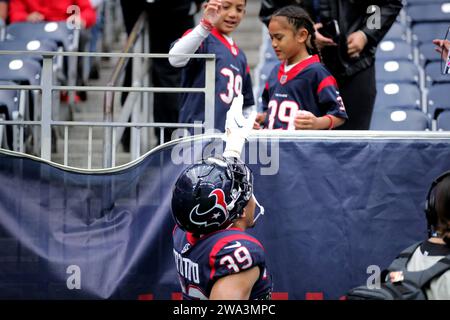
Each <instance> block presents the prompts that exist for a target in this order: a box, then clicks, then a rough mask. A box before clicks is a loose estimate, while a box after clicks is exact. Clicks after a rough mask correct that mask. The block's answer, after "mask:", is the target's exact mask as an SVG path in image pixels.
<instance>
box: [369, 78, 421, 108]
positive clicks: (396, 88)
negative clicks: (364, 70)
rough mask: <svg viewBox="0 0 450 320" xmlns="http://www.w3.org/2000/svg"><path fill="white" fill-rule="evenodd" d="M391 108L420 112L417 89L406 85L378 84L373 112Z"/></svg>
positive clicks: (419, 99) (411, 85)
mask: <svg viewBox="0 0 450 320" xmlns="http://www.w3.org/2000/svg"><path fill="white" fill-rule="evenodd" d="M392 108H399V109H418V110H421V96H420V90H419V88H418V87H417V86H416V85H413V84H408V83H378V84H377V98H376V101H375V110H383V109H392Z"/></svg>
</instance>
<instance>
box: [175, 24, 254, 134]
mask: <svg viewBox="0 0 450 320" xmlns="http://www.w3.org/2000/svg"><path fill="white" fill-rule="evenodd" d="M196 53H199V54H206V53H214V54H216V85H215V109H214V115H215V116H214V118H215V119H214V120H215V121H214V127H215V128H216V129H217V130H220V131H221V132H224V131H225V120H226V113H227V111H228V109H229V108H230V106H231V102H232V101H233V98H234V97H236V96H237V95H238V94H240V93H242V95H243V96H244V108H245V107H249V106H252V105H254V104H255V101H254V98H253V91H252V80H251V77H250V69H249V66H248V64H247V58H246V56H245V54H244V52H243V51H242V50H240V49H239V48H238V47H237V46H236V45H230V43H229V42H228V41H227V40H226V39H225V38H224V36H223V35H222V34H220V33H219V32H218V31H217V30H216V29H213V30H212V31H211V33H210V35H209V36H208V37H207V38H206V39H205V40H204V41H203V42H202V44H201V46H200V47H199V49H198V50H197V51H196ZM205 70H206V64H205V59H194V58H191V59H190V61H189V63H188V64H187V65H186V66H185V67H184V68H183V72H182V76H181V79H182V80H181V85H182V87H186V88H198V87H204V86H205ZM208 107H213V106H208ZM204 120H205V96H204V94H201V93H189V92H188V93H183V97H182V103H181V109H180V115H179V122H186V123H193V122H194V121H202V122H203V121H204Z"/></svg>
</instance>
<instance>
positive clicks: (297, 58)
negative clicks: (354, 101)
mask: <svg viewBox="0 0 450 320" xmlns="http://www.w3.org/2000/svg"><path fill="white" fill-rule="evenodd" d="M269 33H270V37H271V39H272V47H273V48H274V50H275V54H276V55H277V57H278V59H279V60H280V61H281V64H280V65H279V66H277V67H275V68H274V69H273V70H272V72H271V74H270V76H269V78H268V81H267V83H266V88H265V90H264V92H263V96H262V100H263V111H264V113H262V114H260V115H259V117H258V120H259V122H257V123H255V129H259V128H260V127H261V126H263V127H264V128H266V129H282V130H320V129H333V128H335V127H337V126H340V125H341V124H343V123H344V122H345V120H346V119H347V113H346V111H345V107H344V103H343V101H342V98H341V97H340V95H339V91H338V87H337V83H336V80H335V79H334V77H333V76H332V75H331V74H330V73H329V71H328V70H327V69H326V68H325V66H324V65H323V64H322V63H321V62H320V58H319V55H318V50H317V48H316V46H315V37H314V24H313V22H312V20H311V19H310V17H309V16H308V14H307V13H306V11H305V10H303V9H302V8H301V7H299V6H287V7H284V8H281V9H279V10H278V11H277V12H275V13H274V14H273V16H272V17H271V20H270V23H269ZM313 53H316V54H315V55H311V54H313Z"/></svg>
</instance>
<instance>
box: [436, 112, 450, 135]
mask: <svg viewBox="0 0 450 320" xmlns="http://www.w3.org/2000/svg"><path fill="white" fill-rule="evenodd" d="M437 130H443V131H450V111H444V112H442V113H440V114H439V116H438V117H437Z"/></svg>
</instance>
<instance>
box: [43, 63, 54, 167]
mask: <svg viewBox="0 0 450 320" xmlns="http://www.w3.org/2000/svg"><path fill="white" fill-rule="evenodd" d="M41 88H42V104H41V158H42V159H45V160H51V153H52V127H51V125H52V91H53V56H51V55H44V61H43V67H42V77H41Z"/></svg>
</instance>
